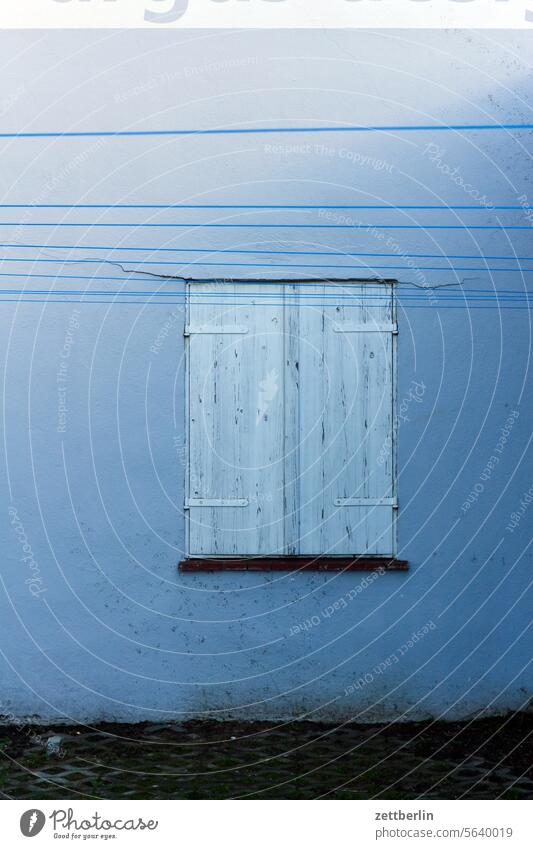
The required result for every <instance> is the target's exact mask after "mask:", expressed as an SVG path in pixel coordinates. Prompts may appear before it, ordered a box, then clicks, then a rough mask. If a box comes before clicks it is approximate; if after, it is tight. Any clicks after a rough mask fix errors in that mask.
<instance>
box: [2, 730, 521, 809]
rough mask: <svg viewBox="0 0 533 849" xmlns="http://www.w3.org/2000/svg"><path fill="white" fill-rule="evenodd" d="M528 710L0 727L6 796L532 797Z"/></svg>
mask: <svg viewBox="0 0 533 849" xmlns="http://www.w3.org/2000/svg"><path fill="white" fill-rule="evenodd" d="M532 739H533V717H532V716H531V715H526V714H519V715H514V716H511V717H502V718H499V719H490V720H487V719H485V720H477V721H475V722H470V723H462V724H458V723H456V724H449V723H425V724H424V723H421V724H418V723H417V724H409V725H390V726H386V727H385V726H365V725H343V726H327V725H317V724H314V723H309V722H290V723H278V724H274V723H272V724H267V723H238V722H230V723H214V722H192V723H186V724H184V725H170V724H165V725H153V724H151V725H149V724H146V725H141V726H135V725H134V726H128V725H120V726H119V725H107V726H100V727H98V728H96V729H94V728H87V727H82V726H80V727H78V728H73V727H69V728H48V729H46V728H36V727H34V726H22V725H20V724H19V725H18V726H17V727H9V728H8V727H2V728H0V751H1V752H2V755H3V757H2V758H1V759H0V794H1V795H3V797H4V798H15V799H87V798H89V799H91V798H97V799H101V798H103V799H106V798H110V799H148V798H149V799H172V798H175V799H228V798H260V799H268V798H278V799H314V798H334V799H369V798H382V799H417V798H425V799H457V798H465V799H494V798H499V797H501V798H507V799H526V798H533V770H532V769H531V764H532V748H531V741H532Z"/></svg>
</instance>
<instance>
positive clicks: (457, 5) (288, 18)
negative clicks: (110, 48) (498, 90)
mask: <svg viewBox="0 0 533 849" xmlns="http://www.w3.org/2000/svg"><path fill="white" fill-rule="evenodd" d="M532 25H533V0H379V2H376V0H357V2H354V0H327V2H326V0H276V2H272V0H246V2H242V0H84V2H82V0H25V2H24V3H21V2H5V3H2V4H0V26H1V27H2V28H17V29H37V28H42V29H56V28H57V29H62V28H74V29H77V28H79V29H85V28H87V29H89V28H99V29H100V28H102V29H107V28H109V29H112V28H131V29H134V28H147V29H162V28H164V27H181V28H184V29H186V28H189V27H198V28H205V29H224V28H228V27H229V28H231V29H233V28H236V27H239V28H250V29H253V28H266V29H268V28H276V29H280V28H281V29H283V28H296V27H298V28H300V27H301V28H306V29H313V28H320V29H328V28H329V29H333V28H339V27H340V28H344V27H348V28H356V29H359V28H361V29H365V28H373V29H374V28H376V29H377V28H380V29H391V28H400V29H407V28H408V29H423V28H431V29H447V28H461V29H465V28H467V29H468V28H470V29H520V28H529V27H531V26H532Z"/></svg>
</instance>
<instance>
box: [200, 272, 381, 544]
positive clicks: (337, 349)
mask: <svg viewBox="0 0 533 849" xmlns="http://www.w3.org/2000/svg"><path fill="white" fill-rule="evenodd" d="M217 292H218V293H219V294H218V296H217ZM282 292H284V295H282ZM252 293H257V294H256V295H254V294H252ZM336 293H337V294H338V297H335V296H334V297H331V296H332V294H333V295H335V294H336ZM268 294H270V295H271V297H266V298H265V295H267V296H268ZM346 295H350V297H349V298H347V297H346ZM394 321H395V313H394V304H393V293H392V286H391V285H389V284H383V283H379V284H369V283H361V284H353V283H347V284H346V286H343V287H342V289H332V287H331V286H330V285H329V286H328V285H327V284H320V285H314V284H313V285H310V284H305V285H301V286H298V285H290V286H289V285H287V286H286V287H285V288H284V289H283V290H282V289H281V287H275V288H274V287H271V286H266V285H261V284H259V283H258V284H221V285H220V287H219V288H218V289H216V288H214V287H213V284H191V287H190V298H189V311H188V327H187V330H186V332H187V333H188V339H189V342H188V370H189V410H190V420H189V429H190V432H189V460H190V474H189V487H188V488H189V494H188V503H187V506H188V509H189V553H190V554H191V555H204V556H207V555H211V556H217V555H218V556H231V555H272V556H274V555H278V554H279V555H283V554H285V555H287V554H311V555H321V554H327V555H346V554H348V555H350V554H376V555H377V554H385V555H392V554H394V552H395V533H394V528H395V506H396V501H395V489H394V448H395V446H394V444H393V421H394V419H393V414H394V411H393V391H394V379H393V378H394V333H395V324H394Z"/></svg>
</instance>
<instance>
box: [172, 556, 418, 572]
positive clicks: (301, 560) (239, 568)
mask: <svg viewBox="0 0 533 849" xmlns="http://www.w3.org/2000/svg"><path fill="white" fill-rule="evenodd" d="M408 568H409V564H408V562H407V560H397V559H396V558H390V557H245V558H241V559H238V560H230V559H224V558H222V557H220V558H219V557H215V558H212V557H191V558H189V559H187V560H182V561H181V563H180V564H179V569H180V571H181V572H302V571H304V572H374V571H376V570H378V569H384V570H385V571H387V572H405V571H407V569H408Z"/></svg>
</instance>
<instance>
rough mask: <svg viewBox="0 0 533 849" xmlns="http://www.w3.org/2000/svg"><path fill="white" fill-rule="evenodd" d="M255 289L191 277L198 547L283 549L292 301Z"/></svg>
mask: <svg viewBox="0 0 533 849" xmlns="http://www.w3.org/2000/svg"><path fill="white" fill-rule="evenodd" d="M258 288H259V287H255V286H254V287H253V289H254V290H255V291H257V290H258ZM247 290H248V291H249V290H250V287H247V286H245V285H240V286H239V285H229V284H221V285H219V286H214V285H213V284H196V283H195V284H191V286H190V287H189V301H188V324H187V328H186V334H187V337H188V343H187V350H188V373H189V387H188V391H189V462H190V469H189V483H188V501H187V504H186V506H187V508H188V512H189V521H188V526H189V553H190V554H191V555H204V556H207V555H211V556H217V555H220V556H224V555H254V554H264V555H276V554H283V553H284V548H283V546H284V518H283V516H284V511H283V475H284V471H283V305H282V304H280V305H279V306H264V305H263V304H262V303H261V298H256V299H254V297H253V296H247Z"/></svg>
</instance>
